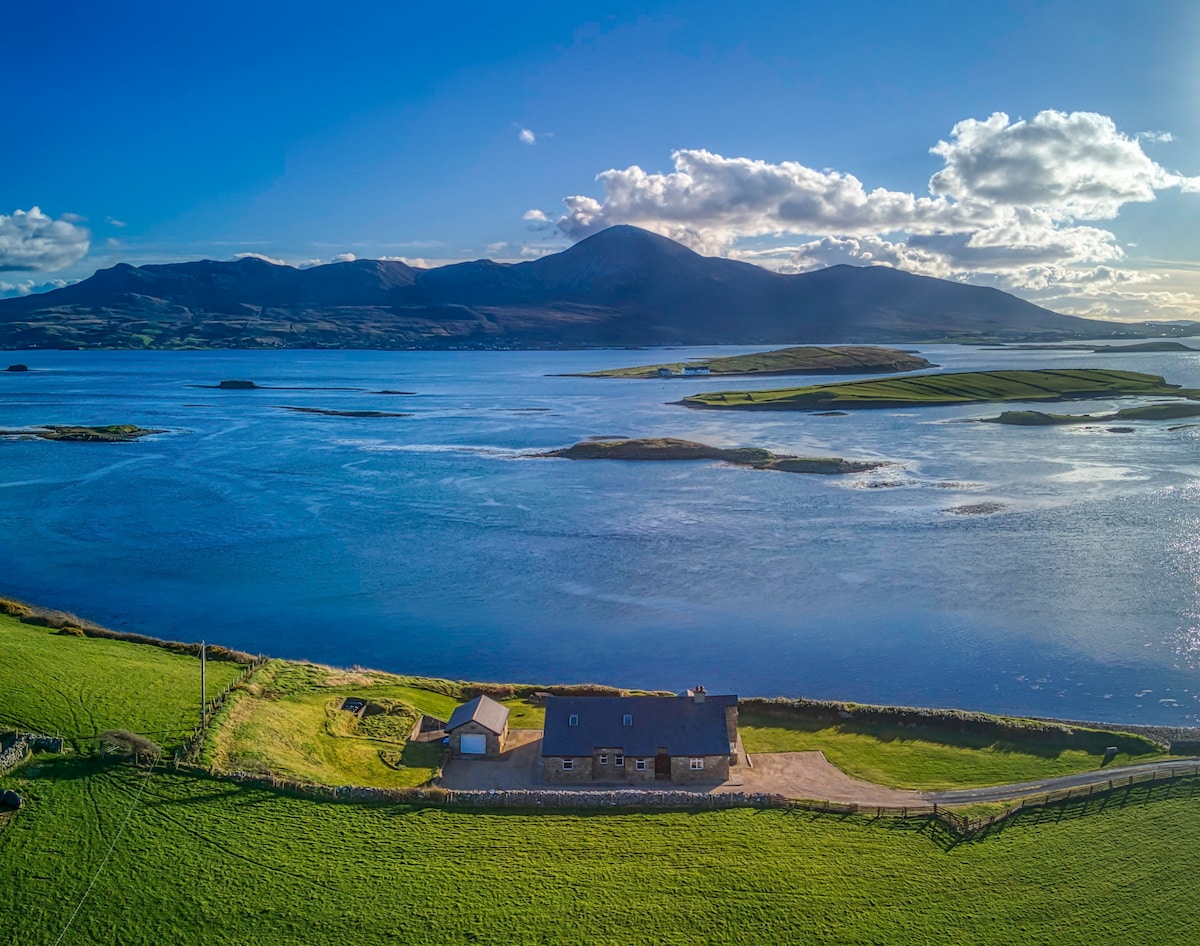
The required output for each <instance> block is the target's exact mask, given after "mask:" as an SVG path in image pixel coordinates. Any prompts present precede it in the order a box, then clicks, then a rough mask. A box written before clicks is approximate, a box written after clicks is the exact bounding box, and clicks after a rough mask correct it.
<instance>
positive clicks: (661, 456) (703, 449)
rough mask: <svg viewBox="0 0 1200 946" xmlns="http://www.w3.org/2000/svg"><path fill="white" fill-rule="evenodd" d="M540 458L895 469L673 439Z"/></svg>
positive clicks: (596, 444) (585, 447) (800, 469)
mask: <svg viewBox="0 0 1200 946" xmlns="http://www.w3.org/2000/svg"><path fill="white" fill-rule="evenodd" d="M535 456H536V457H538V458H546V457H562V458H564V459H567V460H721V461H722V462H724V463H731V464H733V465H735V466H747V467H751V468H752V469H755V470H779V471H781V472H783V473H818V474H825V475H835V474H844V473H867V472H870V471H871V470H877V469H879V468H880V467H884V466H891V465H892V464H891V463H889V462H887V461H867V460H843V459H842V458H841V457H797V456H790V455H787V454H778V453H772V452H771V451H770V450H764V449H762V448H761V447H713V446H709V445H708V444H704V443H697V442H695V441H694V440H678V439H675V438H673V437H661V438H648V439H635V440H585V441H582V442H580V443H577V444H575V445H574V446H573V447H565V448H563V449H562V450H551V451H550V452H549V453H539V454H535Z"/></svg>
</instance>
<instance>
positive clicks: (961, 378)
mask: <svg viewBox="0 0 1200 946" xmlns="http://www.w3.org/2000/svg"><path fill="white" fill-rule="evenodd" d="M1191 393H1192V392H1190V391H1185V390H1183V389H1182V388H1179V387H1176V386H1172V385H1168V384H1167V383H1166V382H1165V381H1164V380H1163V379H1162V378H1160V377H1158V376H1157V375H1151V374H1139V373H1137V372H1134V371H1111V370H1107V369H1100V368H1096V369H1078V370H1074V369H1072V370H1067V369H1059V370H1043V371H964V372H952V373H948V374H929V375H906V376H904V377H899V378H881V379H879V380H871V381H841V382H835V383H832V384H813V385H808V386H806V387H799V388H777V389H774V390H769V391H717V392H712V393H705V394H695V395H692V396H691V397H686V398H684V399H683V400H682V401H681V402H680V403H681V404H685V405H687V406H688V407H702V408H703V407H708V408H717V409H734V410H828V409H839V410H848V409H857V408H871V407H920V406H931V405H938V404H975V403H983V402H988V401H1060V400H1072V399H1082V398H1088V397H1114V396H1122V395H1134V394H1136V395H1146V396H1150V395H1152V396H1159V397H1171V396H1174V397H1185V396H1187V395H1189V394H1191Z"/></svg>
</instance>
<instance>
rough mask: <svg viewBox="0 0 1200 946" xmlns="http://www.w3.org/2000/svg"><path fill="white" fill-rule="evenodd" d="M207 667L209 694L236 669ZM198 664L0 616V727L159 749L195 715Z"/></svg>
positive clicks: (82, 743)
mask: <svg viewBox="0 0 1200 946" xmlns="http://www.w3.org/2000/svg"><path fill="white" fill-rule="evenodd" d="M241 669H242V668H241V667H240V666H239V665H237V664H232V663H226V662H223V661H220V662H218V661H211V660H210V661H209V662H208V673H207V680H206V682H207V688H208V695H209V697H210V698H211V697H213V696H216V695H217V693H219V692H220V691H221V690H222V689H223V688H224V687H225V686H226V685H228V683H229V682H230V681H231V680H233V679H234V678H235V677H236V676H237V675H238V673H239V672H240V671H241ZM199 703H200V663H199V661H198V660H196V659H195V658H194V657H184V656H180V655H178V654H173V653H170V652H169V651H166V650H162V649H161V648H158V647H147V646H145V645H143V644H132V643H128V642H125V641H115V640H106V639H103V638H93V637H76V636H73V635H69V634H59V633H58V632H56V631H54V630H51V629H50V628H45V627H38V626H36V625H32V624H22V623H21V622H20V621H18V620H17V619H16V618H12V617H9V616H8V615H4V614H0V728H4V727H11V728H14V729H30V730H34V731H37V732H44V733H51V734H53V733H59V734H61V735H62V736H64V737H65V738H66V739H68V740H69V741H71V742H72V743H74V744H75V746H76V748H82V747H86V746H89V745H92V744H94V742H95V738H96V736H97V735H98V734H99V733H101V732H103V731H104V730H106V729H128V730H131V731H133V732H137V733H140V734H142V735H144V736H148V737H150V738H151V739H153V740H154V741H155V742H157V743H158V744H159V745H161V746H163V747H164V748H166V749H170V748H173V747H175V746H178V745H179V744H180V743H181V742H182V741H183V740H184V739H185V738H186V737H187V736H188V735H189V734H190V733H191V731H192V728H193V727H194V726H195V724H196V722H197V719H198V717H199V711H200V708H199Z"/></svg>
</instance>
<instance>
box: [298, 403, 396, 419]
mask: <svg viewBox="0 0 1200 946" xmlns="http://www.w3.org/2000/svg"><path fill="white" fill-rule="evenodd" d="M275 406H276V407H278V408H279V409H280V410H281V411H296V412H297V413H299V414H323V415H325V416H326V417H412V414H400V413H397V412H396V411H338V410H333V409H332V408H327V407H289V406H288V405H286V404H277V405H275Z"/></svg>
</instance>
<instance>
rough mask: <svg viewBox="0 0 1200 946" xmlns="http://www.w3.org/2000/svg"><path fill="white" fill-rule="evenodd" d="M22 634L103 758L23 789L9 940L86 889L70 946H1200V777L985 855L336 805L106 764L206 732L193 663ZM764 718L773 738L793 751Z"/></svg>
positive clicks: (22, 781)
mask: <svg viewBox="0 0 1200 946" xmlns="http://www.w3.org/2000/svg"><path fill="white" fill-rule="evenodd" d="M0 635H2V637H0V640H2V641H3V647H0V692H2V693H3V694H4V710H5V714H6V716H5V723H6V724H8V725H14V726H18V727H20V728H40V729H54V728H58V729H61V730H63V731H64V732H67V733H69V734H71V735H72V736H73V737H74V738H75V739H76V740H77V744H78V746H79V747H80V749H81V751H79V752H76V753H72V754H68V755H65V756H51V755H39V756H36V757H35V758H34V759H32V760H31V761H30V762H28V763H27V764H26V765H24V766H22V767H21V768H19V769H17V770H16V771H15V772H13V773H10V774H9V775H7V776H5V777H4V778H3V779H0V787H3V788H6V789H7V788H13V789H15V790H17V791H18V792H20V793H21V795H22V796H23V798H24V800H25V807H24V808H22V809H21V810H20V811H19V812H17V813H16V814H15V815H12V816H10V817H7V818H0V882H2V884H3V890H4V892H5V896H4V897H0V930H2V931H3V933H4V936H3V938H4V941H5V942H11V943H14V944H20V946H53V944H56V943H58V942H59V936H60V934H61V933H62V932H63V930H64V928H65V927H66V925H67V923H68V921H69V920H70V918H71V916H72V914H73V912H74V911H75V910H76V907H77V905H79V904H80V902H81V898H82V897H83V895H84V893H85V892H86V891H89V888H90V892H89V893H88V896H87V899H86V901H84V902H83V903H82V907H80V909H79V911H78V915H77V916H76V918H75V920H74V923H73V925H72V926H71V928H70V930H69V931H68V932H67V933H66V935H65V936H63V937H62V939H61V943H62V944H63V946H70V944H89V946H150V944H154V946H159V944H163V943H171V944H173V946H176V944H178V946H190V944H197V946H199V944H211V943H231V944H241V943H270V944H272V946H276V944H281V946H290V944H297V946H298V944H305V946H325V944H329V946H343V944H355V946H374V944H385V943H405V944H459V943H497V944H499V943H505V944H507V943H538V944H552V943H569V944H577V943H600V944H606V943H614V944H616V943H619V944H622V946H629V944H635V946H636V944H648V943H680V944H684V943H686V944H695V943H713V944H716V943H722V944H723V943H743V944H758V943H763V944H775V943H796V942H804V943H807V942H819V943H830V944H860V943H876V944H914V946H915V944H921V946H925V944H930V946H938V944H947V946H950V944H954V946H958V944H963V943H971V944H1025V943H1046V944H1054V946H1072V944H1081V946H1082V944H1086V946H1096V944H1107V943H1136V944H1140V943H1155V944H1156V946H1158V944H1166V946H1169V944H1175V943H1180V944H1183V943H1189V944H1190V943H1191V942H1193V941H1194V939H1195V930H1194V918H1195V916H1196V915H1197V914H1198V913H1200V888H1198V887H1197V886H1196V884H1195V882H1194V876H1195V874H1196V871H1197V870H1198V869H1200V779H1193V780H1190V781H1183V782H1178V783H1173V784H1166V785H1158V786H1154V787H1151V786H1144V785H1143V786H1137V787H1135V788H1132V789H1130V790H1128V791H1127V792H1125V793H1120V794H1117V795H1113V796H1109V797H1107V798H1105V799H1103V800H1101V799H1096V800H1093V801H1091V802H1090V803H1086V804H1085V803H1082V802H1081V803H1078V804H1075V805H1071V806H1066V807H1061V808H1049V809H1042V810H1038V811H1033V812H1029V813H1025V814H1022V815H1020V816H1018V817H1017V819H1016V820H1015V821H1013V822H1010V823H1007V824H1006V825H1005V826H1004V827H1002V828H1000V829H998V830H995V831H993V832H991V833H990V834H988V835H986V836H984V837H983V838H981V839H979V840H975V841H971V842H963V843H956V842H955V841H954V839H953V838H952V837H951V836H949V835H946V834H945V833H944V832H943V831H942V830H941V829H939V828H937V827H936V826H933V825H930V824H927V823H924V822H900V821H890V820H885V821H871V820H868V819H865V818H840V817H835V816H823V815H815V814H808V813H803V812H786V811H779V810H769V811H751V810H738V811H726V812H702V811H701V812H670V813H636V812H613V811H605V812H574V813H563V812H548V811H543V812H536V813H531V812H514V811H476V812H469V811H455V810H446V809H441V808H423V809H422V808H415V807H411V806H403V805H366V804H357V803H337V802H322V801H314V800H309V799H301V798H297V797H294V796H290V795H288V794H284V793H279V792H273V791H269V790H265V789H260V788H255V787H250V786H244V785H237V784H234V783H231V782H225V781H221V780H217V779H212V778H206V777H199V776H194V775H190V774H186V773H183V772H174V771H172V770H171V769H170V768H169V767H167V766H160V767H159V768H158V769H156V770H154V771H153V773H152V774H149V775H148V774H147V773H146V772H144V771H143V770H139V769H137V768H135V767H134V766H133V765H131V764H129V763H126V762H121V761H118V760H113V759H106V758H102V757H98V756H95V755H92V754H90V753H89V752H88V751H87V750H88V749H89V747H90V742H89V740H90V738H91V736H92V735H93V734H94V732H95V730H97V729H99V728H104V727H107V726H122V727H124V728H130V729H134V730H137V731H142V732H147V733H152V734H154V733H158V734H163V733H169V732H170V731H172V729H173V727H176V726H180V725H182V724H184V723H186V722H187V721H188V708H189V702H190V700H189V694H190V692H191V690H192V688H193V686H194V684H195V669H196V668H195V661H194V659H190V658H184V657H179V656H177V655H174V654H171V653H169V652H166V651H163V650H161V649H159V648H155V647H149V646H145V645H138V644H130V643H123V642H116V641H109V640H98V639H87V638H79V637H73V636H63V635H56V634H55V633H54V632H52V631H48V630H45V629H43V628H39V627H31V626H28V625H21V624H18V623H17V622H15V621H3V623H0ZM268 666H271V665H268ZM281 666H282V669H283V671H285V672H279V673H276V675H275V676H274V677H273V678H271V679H270V680H269V681H268V682H270V683H271V685H272V686H273V687H274V691H273V692H274V694H275V698H274V700H270V701H268V702H274V703H275V704H277V705H278V704H287V703H288V702H289V701H293V702H295V703H296V704H297V705H303V706H305V707H306V710H305V712H309V711H313V712H314V716H313V718H318V719H320V718H324V707H325V705H326V704H325V702H322V700H323V699H324V700H328V699H329V698H330V697H336V696H339V695H341V690H342V689H345V688H352V687H355V686H358V687H360V688H361V689H362V690H363V691H365V692H367V693H369V694H370V696H371V698H372V699H376V698H379V699H394V700H401V699H403V701H404V702H407V703H409V705H411V706H413V707H414V709H421V710H422V711H424V712H433V714H434V715H440V716H442V717H443V718H444V716H445V712H446V710H448V709H451V708H452V707H453V705H454V703H455V702H456V701H455V700H454V699H453V698H451V697H449V696H445V695H443V694H439V693H436V692H433V691H432V690H427V689H425V688H424V687H421V686H414V685H413V683H414V682H415V681H414V680H412V679H411V678H403V677H390V676H389V675H379V677H380V679H378V680H376V679H375V675H374V674H371V673H369V672H364V671H349V672H337V671H332V670H330V669H329V668H321V667H314V666H312V665H295V664H291V665H281ZM214 669H215V672H217V673H222V672H225V673H228V674H229V675H230V678H231V677H232V674H233V673H235V672H236V667H233V666H227V667H224V668H222V667H221V666H220V665H214V664H210V665H209V670H210V673H211V672H213V671H214ZM362 678H366V680H367V684H366V685H364V684H363V683H362ZM384 678H386V679H384ZM210 682H211V683H213V685H214V686H215V685H216V682H217V681H212V680H211V676H210ZM427 682H428V683H429V685H436V681H427ZM256 685H257V684H256ZM453 686H454V685H452V684H448V685H447V686H446V688H447V689H451V690H452V689H453ZM385 693H386V694H387V696H386V697H385V696H383V694H385ZM243 695H244V696H250V695H252V692H251V691H249V690H247V691H244V694H243ZM310 698H311V701H310ZM510 702H511V703H513V704H514V705H515V704H518V703H519V702H520V701H510ZM519 708H520V707H519ZM525 710H528V715H527V716H526V717H525V718H526V720H527V721H529V722H532V721H534V720H536V712H537V711H536V709H535V708H532V707H525V708H523V711H525ZM316 711H319V713H316ZM299 715H302V714H301V713H299V712H297V713H296V716H299ZM289 718H293V717H292V716H291V715H289ZM514 722H515V721H514ZM747 722H748V723H750V724H751V725H750V727H749V728H748V729H747V732H748V733H751V734H754V735H752V739H757V738H762V739H764V740H766V739H769V738H783V737H782V736H777V735H773V733H772V729H773V727H770V726H755V725H753V724H754V723H755V721H754V720H753V719H750V720H747ZM774 728H779V727H774ZM910 732H911V731H910ZM788 738H792V737H791V736H789V737H788ZM344 741H346V742H353V741H355V740H353V739H344ZM886 748H888V749H891V748H900V747H898V746H891V745H889V746H887V747H886ZM957 748H958V755H956V756H955V757H953V759H951V761H952V762H954V764H960V763H961V757H962V755H964V754H965V753H966V749H965V748H963V747H961V746H959V747H957ZM873 751H874V750H873ZM922 751H925V750H922ZM858 754H859V755H860V756H865V755H866V753H864V752H861V751H859V752H858ZM905 764H906V765H910V766H912V767H913V770H914V771H919V770H920V767H921V765H931V764H932V762H931V761H929V760H928V759H926V761H925V762H922V763H918V762H917V761H914V759H910V760H909V762H906V763H905ZM110 849H111V854H110V853H109V852H110Z"/></svg>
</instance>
